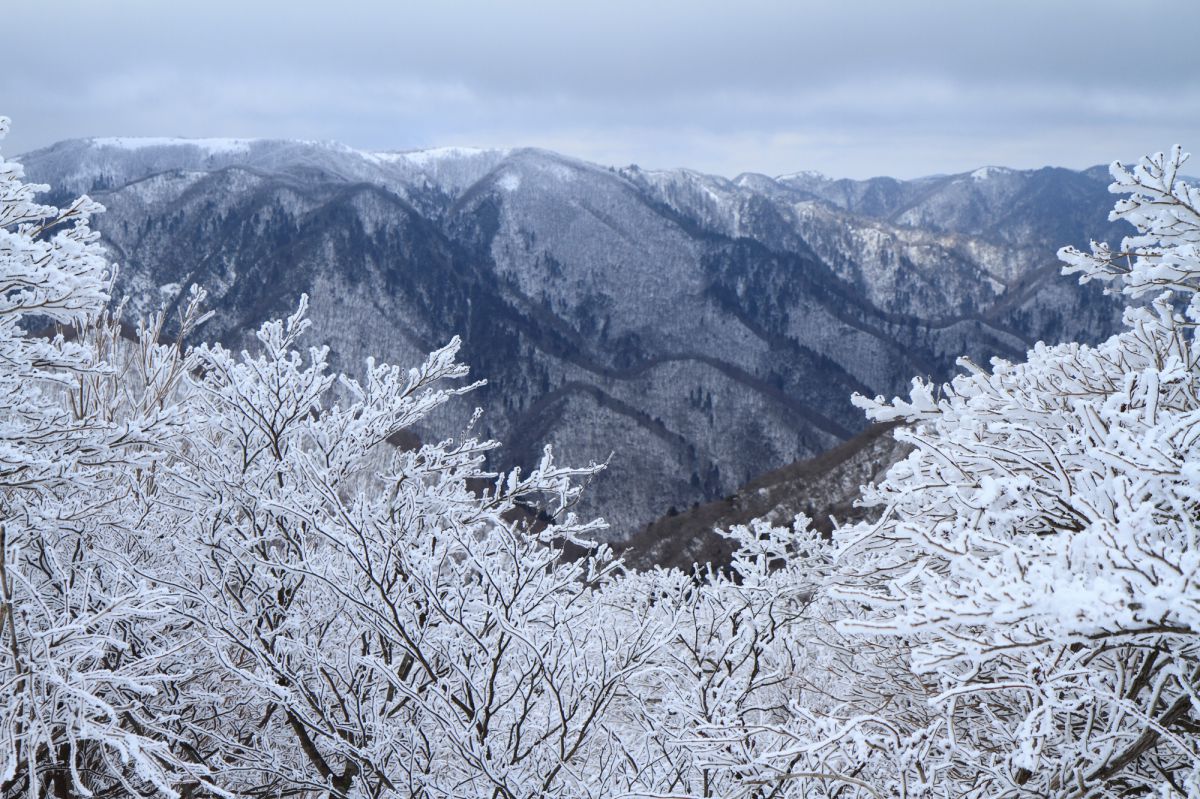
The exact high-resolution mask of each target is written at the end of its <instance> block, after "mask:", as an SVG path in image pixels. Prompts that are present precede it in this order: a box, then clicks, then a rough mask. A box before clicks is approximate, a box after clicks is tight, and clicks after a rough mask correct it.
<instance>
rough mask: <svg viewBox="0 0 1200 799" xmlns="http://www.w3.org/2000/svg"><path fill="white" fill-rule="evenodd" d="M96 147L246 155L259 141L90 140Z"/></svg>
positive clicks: (151, 138)
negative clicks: (201, 151) (163, 148)
mask: <svg viewBox="0 0 1200 799" xmlns="http://www.w3.org/2000/svg"><path fill="white" fill-rule="evenodd" d="M89 141H90V142H91V143H92V145H93V146H96V147H115V148H118V149H121V150H143V149H146V148H148V147H196V148H199V149H201V150H204V151H205V152H207V153H208V154H209V155H220V154H223V153H244V152H246V151H248V150H249V149H250V145H251V144H253V143H254V142H256V141H258V139H185V138H179V137H173V136H114V137H108V138H99V139H89Z"/></svg>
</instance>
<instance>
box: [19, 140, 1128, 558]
mask: <svg viewBox="0 0 1200 799" xmlns="http://www.w3.org/2000/svg"><path fill="white" fill-rule="evenodd" d="M17 160H20V161H21V162H22V163H24V165H25V167H26V172H27V174H28V176H29V177H30V178H31V179H33V180H36V181H39V182H44V183H48V184H50V185H51V186H53V187H54V192H55V195H56V196H55V197H54V199H57V200H64V199H66V198H68V197H70V196H73V195H77V194H80V193H88V194H91V195H92V196H94V197H96V198H97V199H99V200H100V201H101V202H103V203H104V204H105V205H106V206H107V207H108V209H109V210H108V212H107V213H106V214H104V215H102V216H101V217H100V218H98V220H97V223H96V227H97V228H98V229H99V230H100V231H101V232H102V234H103V237H104V241H105V242H106V243H107V245H108V246H109V247H110V248H111V250H112V252H113V257H114V259H115V260H116V261H117V262H119V263H120V264H121V267H122V271H121V275H120V280H119V289H120V291H122V292H124V293H126V294H128V295H129V296H130V297H131V301H132V307H133V309H134V310H135V311H145V310H148V309H150V308H153V307H156V306H158V305H159V304H160V303H164V302H165V303H168V304H174V303H177V302H179V301H180V298H181V297H182V295H183V292H184V291H185V290H186V286H187V285H189V284H192V283H198V284H200V285H202V286H204V287H205V288H207V289H208V290H209V292H210V297H211V304H212V307H214V308H215V309H216V310H217V314H216V316H215V317H214V318H213V319H212V321H210V322H209V323H208V325H207V330H205V331H204V335H206V336H207V337H215V338H219V339H222V340H224V341H226V342H228V343H230V344H233V345H238V344H240V343H242V341H243V340H244V339H245V337H246V333H247V331H248V330H250V329H252V328H254V327H256V326H257V325H258V324H259V323H260V322H261V321H262V320H264V319H266V318H269V317H272V316H278V315H281V314H286V313H288V312H289V311H290V310H292V309H293V308H294V307H295V303H296V300H297V297H298V295H299V294H300V293H301V292H308V293H309V294H310V295H311V297H312V309H313V318H314V321H315V323H316V331H315V334H314V336H313V342H314V343H318V342H320V343H329V344H330V345H331V346H332V348H333V351H334V354H335V357H336V358H337V359H338V361H339V362H340V364H341V365H342V366H346V367H349V368H354V367H355V365H356V364H358V363H360V362H361V359H362V358H364V357H365V356H367V355H368V354H375V355H378V356H380V357H383V358H386V359H388V360H391V361H394V362H399V363H414V362H415V361H416V360H417V359H418V358H419V357H421V355H423V354H424V353H425V352H427V351H429V350H430V349H432V348H434V347H435V346H437V345H439V344H440V343H443V342H444V341H446V340H447V339H448V338H449V337H450V336H451V335H454V334H461V335H462V336H463V339H464V349H463V355H464V358H465V360H466V361H467V362H468V363H469V364H470V365H471V366H472V368H473V372H474V374H475V375H476V376H480V377H484V378H486V379H487V380H488V385H487V387H485V388H483V389H481V390H479V391H478V392H477V393H476V394H475V395H474V397H473V402H474V403H478V404H480V405H481V406H482V407H483V408H484V410H485V414H484V416H483V421H482V422H481V425H482V430H481V431H480V432H482V433H483V434H485V435H492V436H495V437H497V438H498V439H499V440H501V441H502V442H504V444H505V446H504V448H503V449H502V450H501V451H500V453H499V454H498V455H497V465H505V466H506V465H511V464H515V463H522V464H530V463H532V462H533V461H534V460H535V458H536V456H537V454H538V453H539V452H540V450H541V448H542V447H543V446H544V445H545V444H551V443H552V444H553V445H554V446H555V449H556V451H557V452H558V453H559V456H560V458H561V459H562V460H563V461H564V462H571V463H586V462H588V461H590V460H593V459H595V460H606V459H608V458H609V455H610V453H611V454H612V459H611V468H610V469H609V470H608V471H607V472H606V473H605V474H604V475H602V476H601V477H599V478H597V480H596V481H595V483H594V485H593V486H592V487H591V489H590V490H589V492H588V497H589V499H588V505H587V507H586V508H584V510H588V511H595V512H600V513H602V514H603V515H605V516H606V517H607V518H608V519H609V520H610V521H611V522H612V523H613V524H614V529H613V535H614V537H617V538H622V537H624V536H626V535H627V534H629V533H631V532H633V531H635V530H637V529H639V528H641V527H642V526H643V525H644V524H645V523H646V522H648V521H650V520H651V519H654V518H655V517H657V516H659V515H660V514H662V513H663V512H665V511H666V509H667V508H669V507H671V506H676V507H677V508H690V507H691V506H692V505H693V504H697V503H700V504H703V503H705V502H707V501H710V500H714V499H716V498H719V497H723V496H726V495H728V494H730V493H732V492H733V491H734V490H735V489H736V488H737V487H738V486H740V485H742V484H744V483H746V482H748V481H750V480H752V479H753V478H755V477H757V476H759V475H762V474H763V473H765V472H768V471H769V470H773V469H778V468H780V467H783V466H785V465H787V464H789V463H792V462H793V461H796V460H798V459H801V458H805V457H809V456H812V455H814V454H816V453H819V452H821V451H823V450H826V449H828V448H830V447H832V446H834V445H836V444H838V443H839V442H841V441H844V440H846V439H848V438H849V437H851V436H852V435H853V434H854V433H856V432H857V431H859V430H862V429H863V428H864V427H865V426H866V425H865V420H864V419H863V417H862V415H861V413H860V412H859V411H858V410H856V409H855V408H853V407H852V406H851V405H850V402H849V396H850V394H851V393H853V392H856V391H857V392H860V393H866V394H872V395H874V394H889V395H890V394H894V393H897V392H900V391H902V390H903V389H904V387H905V385H906V384H907V383H908V381H909V380H910V378H911V377H912V376H913V375H918V374H919V375H927V376H933V377H939V378H943V377H948V376H949V375H950V374H951V373H952V371H953V368H954V367H953V364H954V359H955V357H956V356H958V355H960V354H967V355H969V356H971V357H972V358H974V359H976V360H979V361H981V362H985V363H986V361H987V359H988V358H989V357H991V356H993V355H1000V356H1004V357H1020V356H1021V355H1022V354H1023V353H1024V351H1025V350H1026V349H1027V348H1028V347H1029V345H1031V344H1032V343H1033V342H1035V341H1037V340H1039V339H1040V340H1045V341H1051V342H1053V341H1059V340H1065V339H1075V340H1089V341H1091V340H1097V339H1099V338H1101V337H1104V336H1106V335H1108V334H1110V333H1111V332H1113V331H1114V330H1115V329H1116V328H1117V326H1118V324H1119V306H1118V305H1117V304H1116V303H1114V302H1113V301H1112V300H1111V299H1110V298H1107V297H1105V296H1103V294H1102V293H1101V292H1100V290H1099V289H1097V288H1094V287H1084V288H1081V287H1079V286H1077V285H1076V284H1075V283H1074V281H1073V280H1071V279H1068V278H1064V277H1061V276H1059V274H1058V266H1057V263H1056V259H1055V252H1056V250H1057V248H1058V247H1059V246H1061V245H1064V244H1076V245H1084V244H1086V243H1087V242H1088V240H1089V239H1104V240H1110V241H1116V240H1119V238H1120V237H1121V236H1122V235H1125V233H1126V232H1127V231H1125V230H1123V229H1120V228H1115V227H1113V226H1112V225H1110V223H1108V222H1106V221H1105V220H1106V219H1107V216H1108V211H1109V209H1110V208H1111V205H1112V201H1113V198H1112V195H1110V194H1109V193H1108V192H1107V190H1106V186H1107V183H1108V178H1107V172H1106V170H1103V169H1099V168H1095V169H1089V170H1085V171H1082V172H1077V171H1072V170H1067V169H1055V168H1046V169H1038V170H1025V171H1018V170H1009V169H1002V168H998V167H985V168H983V169H980V170H976V171H975V172H972V173H965V174H961V175H946V176H937V177H930V178H923V179H919V180H910V181H901V180H893V179H890V178H875V179H872V180H865V181H852V180H831V179H828V178H825V177H822V176H819V175H814V174H808V173H804V174H796V175H790V176H783V177H778V178H772V177H768V176H765V175H757V174H744V175H740V176H738V177H736V178H734V179H732V180H730V179H725V178H721V177H714V176H711V175H704V174H700V173H697V172H692V171H689V170H682V169H681V170H668V171H651V170H643V169H639V168H637V167H628V168H624V169H614V168H608V167H602V166H597V165H595V164H590V163H585V162H582V161H579V160H575V159H572V158H568V157H565V156H562V155H558V154H555V153H552V152H546V151H543V150H533V149H519V150H511V151H492V150H471V149H462V148H446V149H439V150H423V151H416V152H403V153H376V152H362V151H357V150H353V149H350V148H347V147H344V146H340V145H335V144H327V143H312V142H292V141H260V140H179V139H92V140H76V141H67V142H63V143H60V144H57V145H54V146H52V147H49V148H47V149H44V150H39V151H36V152H33V153H28V154H26V155H24V156H22V157H20V158H19V159H17ZM460 404H461V405H462V407H461V408H459V409H458V410H457V411H456V412H453V413H449V414H447V415H446V416H444V417H441V418H439V419H438V420H436V421H435V423H434V428H433V429H429V430H425V431H422V435H428V436H443V435H456V434H457V433H458V432H459V431H461V429H462V426H463V424H464V423H465V421H466V419H467V418H468V417H469V415H470V411H471V409H472V401H471V400H467V401H465V402H463V403H460Z"/></svg>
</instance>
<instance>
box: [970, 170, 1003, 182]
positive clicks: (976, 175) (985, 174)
mask: <svg viewBox="0 0 1200 799" xmlns="http://www.w3.org/2000/svg"><path fill="white" fill-rule="evenodd" d="M1010 174H1012V170H1011V169H1008V168H1006V167H1002V166H983V167H980V168H979V169H976V170H975V171H974V172H972V173H971V179H972V180H974V181H981V180H987V179H988V178H991V177H995V176H996V175H1010Z"/></svg>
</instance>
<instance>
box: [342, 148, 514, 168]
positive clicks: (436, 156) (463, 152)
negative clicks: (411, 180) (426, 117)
mask: <svg viewBox="0 0 1200 799" xmlns="http://www.w3.org/2000/svg"><path fill="white" fill-rule="evenodd" d="M489 152H494V151H492V150H484V149H481V148H479V147H431V148H429V149H427V150H406V151H404V152H372V153H364V155H367V156H369V157H370V158H373V159H375V160H377V161H380V162H385V163H386V162H391V163H395V162H397V161H406V162H408V163H410V164H412V165H413V166H418V167H422V166H429V165H431V164H434V163H436V162H438V161H445V160H448V159H453V158H470V157H471V156H475V155H485V154H487V153H489Z"/></svg>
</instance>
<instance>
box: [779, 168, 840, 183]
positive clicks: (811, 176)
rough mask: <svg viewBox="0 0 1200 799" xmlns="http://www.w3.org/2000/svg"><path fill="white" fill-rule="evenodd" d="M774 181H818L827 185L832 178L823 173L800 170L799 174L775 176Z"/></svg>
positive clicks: (812, 170)
mask: <svg viewBox="0 0 1200 799" xmlns="http://www.w3.org/2000/svg"><path fill="white" fill-rule="evenodd" d="M775 179H776V180H780V181H783V180H812V181H820V182H821V183H827V182H829V181H830V180H832V178H830V177H829V176H828V175H826V174H825V173H824V172H818V171H817V170H815V169H802V170H800V171H799V172H789V173H788V174H786V175H776V176H775Z"/></svg>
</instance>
